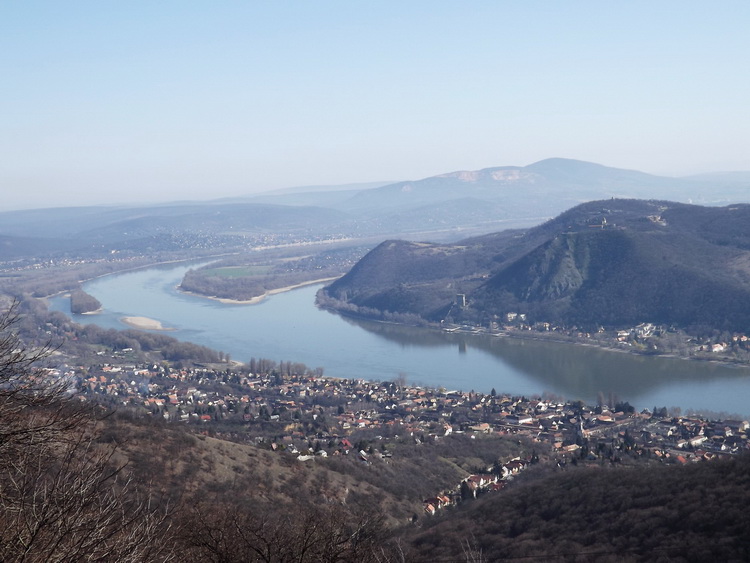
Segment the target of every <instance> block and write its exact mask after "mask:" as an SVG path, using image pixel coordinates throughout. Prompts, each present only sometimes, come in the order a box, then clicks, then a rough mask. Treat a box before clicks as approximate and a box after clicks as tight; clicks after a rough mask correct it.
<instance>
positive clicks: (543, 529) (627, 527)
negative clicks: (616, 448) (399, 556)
mask: <svg viewBox="0 0 750 563" xmlns="http://www.w3.org/2000/svg"><path fill="white" fill-rule="evenodd" d="M748 502H750V456H748V455H744V456H742V457H739V458H735V459H728V460H723V461H715V462H711V463H700V464H691V465H688V466H675V465H672V466H652V467H640V468H638V469H633V468H586V469H578V470H568V471H561V472H558V473H555V474H552V475H549V476H548V477H546V478H543V479H539V480H534V481H530V482H526V483H523V484H522V485H519V486H518V487H515V488H513V489H512V490H509V491H507V492H506V493H504V494H503V495H501V496H500V495H498V496H491V495H487V497H486V498H483V499H481V500H480V501H478V502H476V503H470V504H467V505H463V506H462V507H461V509H459V510H457V511H455V513H452V514H449V515H446V516H445V517H444V518H442V519H435V520H433V521H431V522H429V524H428V525H426V526H425V528H424V530H422V531H420V532H418V533H416V534H415V536H414V539H413V543H412V545H413V547H414V549H415V552H416V553H418V554H419V557H418V558H417V557H415V558H414V560H419V561H435V560H436V559H446V560H448V559H450V560H463V558H464V557H465V552H466V549H467V547H468V548H470V550H471V551H472V552H473V553H474V554H475V555H479V554H481V559H480V558H477V560H482V561H500V560H506V559H517V558H534V559H544V560H546V561H747V560H748V559H749V558H750V516H748V513H747V510H746V507H747V505H748Z"/></svg>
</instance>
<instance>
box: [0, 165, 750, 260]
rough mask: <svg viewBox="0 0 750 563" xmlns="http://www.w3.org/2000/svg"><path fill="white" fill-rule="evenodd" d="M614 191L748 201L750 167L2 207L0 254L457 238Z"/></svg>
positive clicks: (576, 171)
mask: <svg viewBox="0 0 750 563" xmlns="http://www.w3.org/2000/svg"><path fill="white" fill-rule="evenodd" d="M611 197H627V198H647V199H667V200H673V201H681V202H693V203H700V204H704V205H726V204H728V203H736V202H748V201H750V173H743V172H735V173H719V174H713V175H701V176H695V177H689V178H681V179H679V178H667V177H660V176H653V175H650V174H645V173H643V172H637V171H632V170H621V169H616V168H609V167H606V166H601V165H599V164H593V163H588V162H581V161H577V160H568V159H560V158H552V159H547V160H543V161H540V162H537V163H534V164H531V165H529V166H523V167H518V166H502V167H496V168H487V169H484V170H478V171H462V172H451V173H446V174H440V175H438V176H433V177H430V178H425V179H422V180H416V181H406V182H396V183H389V184H387V185H382V183H377V182H376V183H370V184H351V185H347V186H337V187H326V186H312V187H304V188H296V189H287V190H281V191H277V192H270V193H266V194H261V195H256V196H248V197H246V198H232V199H222V200H214V201H206V202H176V203H169V204H163V205H152V206H132V207H129V206H109V207H77V208H61V209H37V210H25V211H13V212H4V213H0V237H3V239H2V244H0V259H8V258H15V257H17V256H22V255H24V254H25V253H28V252H37V253H39V252H42V253H43V252H45V251H48V252H49V253H55V252H58V253H59V252H68V253H76V252H81V251H84V250H86V249H91V248H102V249H108V250H113V251H114V250H120V249H123V248H128V249H139V248H151V247H153V245H154V244H155V243H154V240H156V239H159V240H160V241H162V242H163V241H165V240H166V239H167V238H168V237H173V238H174V241H175V242H174V244H175V245H179V244H183V243H184V244H187V242H186V241H187V239H189V238H190V237H194V236H197V235H200V236H201V237H203V238H213V239H216V238H217V237H223V240H224V242H222V243H221V244H231V242H227V241H229V240H230V239H232V238H234V239H236V240H240V239H241V237H243V236H248V235H249V236H258V235H266V234H276V233H283V234H284V235H285V236H289V237H297V238H304V237H307V238H313V239H314V238H329V237H331V236H332V235H333V236H336V237H344V238H362V237H369V238H378V237H380V238H388V237H395V236H398V237H400V238H407V239H410V240H415V239H417V240H419V239H428V240H457V239H459V238H462V237H466V236H469V235H475V234H483V233H489V232H493V231H497V230H500V229H504V228H510V227H529V226H532V225H535V224H539V223H541V222H542V221H544V220H547V219H549V218H550V217H553V216H555V215H557V214H559V213H561V212H562V211H564V210H565V209H568V208H570V207H572V206H574V205H577V204H579V203H582V202H585V201H591V200H597V199H605V198H611ZM17 237H20V238H18V240H16V238H17ZM180 241H182V242H180ZM158 244H161V243H157V246H158Z"/></svg>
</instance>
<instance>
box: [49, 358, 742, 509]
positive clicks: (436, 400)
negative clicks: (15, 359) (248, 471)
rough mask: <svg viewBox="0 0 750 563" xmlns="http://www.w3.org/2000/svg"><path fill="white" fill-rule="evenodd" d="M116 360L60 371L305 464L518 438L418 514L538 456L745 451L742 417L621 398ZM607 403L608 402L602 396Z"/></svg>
mask: <svg viewBox="0 0 750 563" xmlns="http://www.w3.org/2000/svg"><path fill="white" fill-rule="evenodd" d="M128 353H129V351H128V350H123V351H121V352H118V355H119V356H120V361H119V362H111V363H102V364H100V365H98V366H96V367H90V368H88V369H84V368H70V367H63V368H60V369H59V370H54V371H52V372H51V374H52V375H54V376H55V377H62V378H66V380H67V381H69V382H70V384H71V391H72V392H73V393H74V394H75V396H76V397H77V398H78V400H81V401H95V402H98V403H101V404H104V405H107V406H109V407H111V408H116V409H128V410H131V411H133V412H136V413H140V415H142V416H150V417H154V418H158V419H163V420H164V421H165V423H175V424H187V425H193V426H194V430H195V431H196V432H199V433H204V434H209V435H213V436H215V437H219V438H223V439H229V440H234V441H240V442H249V443H254V444H257V445H259V446H261V447H264V448H268V449H270V450H273V451H275V452H278V454H279V455H284V456H294V457H295V458H296V459H297V460H299V462H300V463H306V462H308V463H310V462H311V463H314V462H315V460H316V459H322V458H326V457H330V456H347V457H349V458H350V459H351V460H352V462H354V463H358V464H364V465H370V464H372V463H388V462H389V461H390V459H391V458H392V457H393V455H394V452H395V455H398V448H394V444H396V443H397V442H399V441H400V442H402V443H403V442H404V441H408V442H410V443H415V444H423V445H424V446H425V447H429V445H430V444H433V443H436V442H439V441H440V440H443V439H445V438H446V437H448V436H451V435H452V434H453V435H457V434H465V435H468V436H469V437H470V438H471V439H472V440H477V441H479V440H482V439H485V438H487V437H490V436H495V437H497V436H502V437H507V438H509V439H512V440H516V441H518V443H519V444H521V443H522V441H523V443H524V444H528V445H529V447H528V448H526V450H528V451H525V453H524V455H522V456H514V457H512V458H509V459H497V461H496V462H495V463H494V464H492V465H491V466H489V467H487V468H486V471H484V472H475V473H471V474H467V475H466V476H465V478H464V479H463V480H462V481H461V482H460V483H456V485H455V487H454V488H451V489H449V490H440V491H435V496H434V497H431V498H428V499H425V501H424V511H425V512H426V513H427V514H435V513H436V512H437V511H438V510H440V509H441V508H443V507H446V506H450V505H452V504H456V503H459V502H461V501H464V500H466V499H469V498H475V497H476V496H477V495H479V494H483V493H485V492H494V491H499V490H502V489H503V488H504V486H505V485H506V483H508V482H509V481H511V480H513V479H514V478H515V477H516V475H517V474H518V473H519V472H521V471H522V470H524V469H525V468H527V467H529V466H531V465H534V464H549V465H552V466H554V467H556V468H559V469H565V468H569V467H570V466H575V465H593V466H601V465H612V464H626V463H631V462H634V460H646V461H649V462H658V463H674V464H687V463H693V462H699V461H705V460H710V459H715V458H720V457H726V456H732V455H736V454H738V453H740V452H742V451H746V450H748V449H750V438H749V437H750V432H749V431H748V429H749V428H750V424H748V421H746V420H710V419H707V418H704V417H698V416H680V413H678V412H674V411H672V412H668V411H667V409H666V408H664V407H661V408H655V409H654V410H653V411H651V410H648V409H644V410H642V411H641V412H636V410H635V409H634V408H633V407H632V406H631V405H629V404H628V403H627V402H615V404H613V405H611V406H608V405H605V404H601V405H597V406H591V405H585V404H583V403H582V402H580V401H564V400H562V399H560V398H557V397H533V398H527V397H514V396H509V395H505V394H501V393H497V392H496V391H495V390H494V389H493V390H492V392H491V393H489V394H486V393H478V392H474V391H469V392H466V391H458V390H446V389H430V388H425V387H420V386H413V385H409V384H407V382H406V380H405V377H403V376H402V377H399V378H396V380H395V381H384V382H376V381H366V380H362V379H337V378H331V377H326V376H324V375H323V370H322V369H320V368H317V369H315V370H310V369H308V368H306V367H305V366H304V365H302V364H295V363H292V362H280V363H276V362H273V361H270V360H263V359H261V360H256V359H252V360H251V361H250V362H249V363H248V364H246V365H242V366H240V365H238V364H235V365H234V367H230V368H225V369H217V368H214V367H208V366H204V367H192V368H177V367H172V366H170V365H168V364H167V363H166V362H165V363H162V364H151V365H138V364H136V363H128V361H127V355H128ZM614 401H616V400H615V399H613V402H614Z"/></svg>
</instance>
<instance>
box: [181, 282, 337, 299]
mask: <svg viewBox="0 0 750 563" xmlns="http://www.w3.org/2000/svg"><path fill="white" fill-rule="evenodd" d="M340 277H341V276H333V277H330V278H320V279H317V280H310V281H306V282H302V283H297V284H294V285H287V286H284V287H277V288H276V289H269V290H268V291H266V292H265V293H263V294H262V295H257V296H255V297H251V298H250V299H230V298H228V297H216V296H215V295H204V294H202V293H196V292H194V291H185V290H184V289H180V286H177V291H179V292H180V293H184V294H185V295H193V296H195V297H202V298H203V299H211V300H212V301H218V302H219V303H224V304H225V305H257V304H258V303H260V302H261V301H263V300H264V299H266V298H267V297H270V296H271V295H276V294H278V293H285V292H287V291H292V290H293V289H298V288H300V287H305V286H306V285H315V284H318V283H325V282H329V281H333V280H337V279H339V278H340Z"/></svg>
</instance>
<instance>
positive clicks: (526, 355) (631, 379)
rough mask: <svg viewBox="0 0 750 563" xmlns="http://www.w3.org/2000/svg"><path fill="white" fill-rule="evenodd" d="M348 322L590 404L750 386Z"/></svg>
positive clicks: (713, 368) (620, 361)
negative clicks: (491, 365)
mask: <svg viewBox="0 0 750 563" xmlns="http://www.w3.org/2000/svg"><path fill="white" fill-rule="evenodd" d="M345 320H346V322H347V323H349V324H352V325H355V326H358V327H360V328H363V329H364V330H366V331H368V332H371V333H373V334H376V335H378V336H379V337H381V338H384V339H387V340H391V341H394V342H398V343H399V344H400V345H402V346H415V347H423V348H437V347H444V346H451V347H456V346H457V347H458V351H459V354H470V353H471V351H472V350H475V351H482V352H484V353H487V354H490V355H492V356H493V357H495V358H496V359H497V360H499V361H501V362H502V363H504V364H506V365H508V366H510V367H512V368H513V369H515V370H517V371H519V372H521V373H523V374H524V375H525V376H526V377H530V378H533V379H534V380H536V381H537V382H538V388H539V389H544V390H547V391H552V392H555V393H559V394H561V395H563V396H565V397H568V398H581V399H583V400H586V401H591V400H592V398H597V397H600V396H603V397H604V398H605V400H607V401H609V400H611V398H616V399H618V400H627V401H630V402H632V403H634V404H635V403H639V404H641V406H645V405H643V402H644V401H645V400H648V399H649V398H652V399H654V400H656V399H657V398H663V399H666V398H669V399H670V400H669V401H666V400H665V403H664V404H666V405H668V406H671V405H678V404H681V401H682V404H688V403H691V404H692V403H695V402H696V401H695V399H696V397H695V396H693V397H692V399H691V400H690V401H686V397H685V396H684V395H685V394H687V393H694V391H695V389H696V388H700V387H701V386H704V387H706V391H708V387H715V386H719V387H721V385H722V384H730V385H738V386H740V387H741V388H742V389H745V388H748V387H750V369H748V368H744V367H741V368H738V367H734V366H727V365H722V364H718V363H710V362H698V361H689V360H683V359H677V358H669V357H657V356H641V355H636V354H629V353H625V352H620V351H614V350H605V349H602V348H597V347H594V346H584V345H573V344H568V343H560V342H550V341H542V340H533V339H521V338H510V337H497V336H489V335H466V334H456V333H445V332H441V331H438V330H428V329H421V328H413V327H405V326H398V325H390V324H385V323H377V322H371V321H367V320H362V319H354V318H346V319H345ZM480 377H481V376H480ZM660 390H669V395H668V397H662V396H661V394H660V393H658V391H660ZM743 396H744V397H746V396H748V395H743ZM698 403H699V402H698ZM699 404H700V403H699ZM720 404H721V403H720ZM724 404H725V405H726V406H727V407H729V408H732V409H734V410H735V411H736V412H747V410H748V407H747V406H746V405H745V401H744V399H743V398H740V400H737V398H736V397H726V400H725V403H724ZM648 406H649V407H650V406H654V405H651V404H648ZM660 406H661V404H660ZM695 408H699V407H695Z"/></svg>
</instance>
